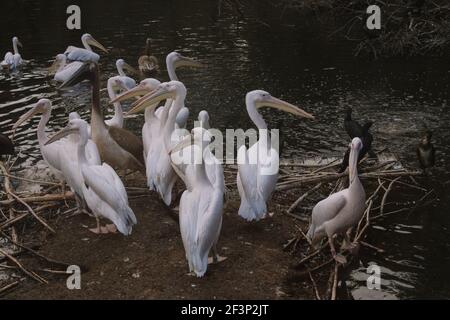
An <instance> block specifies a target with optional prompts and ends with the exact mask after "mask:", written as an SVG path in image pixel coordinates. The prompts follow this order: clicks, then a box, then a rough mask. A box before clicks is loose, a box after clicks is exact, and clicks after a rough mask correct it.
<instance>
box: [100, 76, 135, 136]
mask: <svg viewBox="0 0 450 320" xmlns="http://www.w3.org/2000/svg"><path fill="white" fill-rule="evenodd" d="M124 78H128V77H123V76H114V77H111V78H109V79H108V82H107V85H106V88H107V90H108V96H109V99H111V100H114V99H115V98H116V97H117V92H119V91H127V90H130V89H132V88H133V87H134V85H132V84H131V83H129V82H128V84H127V82H126V81H124ZM130 79H131V78H130ZM133 81H134V80H133ZM129 85H131V86H129ZM113 106H114V116H113V117H112V118H111V119H109V120H105V123H106V124H107V125H108V126H113V127H118V128H123V110H122V105H121V104H120V102H114V103H113Z"/></svg>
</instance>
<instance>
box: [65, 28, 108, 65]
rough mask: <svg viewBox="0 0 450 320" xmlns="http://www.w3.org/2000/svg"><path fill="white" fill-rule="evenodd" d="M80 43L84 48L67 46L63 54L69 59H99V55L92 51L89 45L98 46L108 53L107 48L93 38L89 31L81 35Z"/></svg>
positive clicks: (96, 60) (92, 60)
mask: <svg viewBox="0 0 450 320" xmlns="http://www.w3.org/2000/svg"><path fill="white" fill-rule="evenodd" d="M81 43H83V46H84V48H78V47H74V46H68V47H67V49H66V51H65V52H64V54H65V55H66V56H67V59H68V60H69V61H82V62H85V61H91V62H98V60H100V56H99V55H98V54H97V53H95V52H93V51H92V47H91V45H93V46H94V47H97V48H99V49H100V50H102V51H103V52H105V53H108V50H107V49H106V48H105V47H104V46H103V45H102V44H101V43H100V42H98V41H97V40H95V39H94V37H93V36H91V35H90V34H89V33H85V34H83V35H82V36H81Z"/></svg>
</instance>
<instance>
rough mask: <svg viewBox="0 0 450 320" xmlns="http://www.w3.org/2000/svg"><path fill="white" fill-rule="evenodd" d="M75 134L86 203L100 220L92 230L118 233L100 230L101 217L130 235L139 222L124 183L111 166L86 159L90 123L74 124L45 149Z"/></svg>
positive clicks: (109, 229)
mask: <svg viewBox="0 0 450 320" xmlns="http://www.w3.org/2000/svg"><path fill="white" fill-rule="evenodd" d="M71 134H78V135H79V142H78V150H77V156H78V164H79V170H80V171H81V176H82V179H83V180H84V183H82V184H81V187H82V191H83V195H84V199H85V200H86V203H87V205H88V207H89V208H90V209H91V210H92V212H93V214H94V216H95V218H96V220H97V228H95V229H90V230H91V231H92V232H95V233H108V232H109V231H114V228H112V226H111V225H109V226H108V225H107V226H105V227H104V228H102V227H100V217H104V218H106V219H108V220H110V221H112V222H113V224H114V226H115V228H117V230H119V232H120V233H122V234H124V235H130V234H131V231H132V227H133V225H135V224H136V223H137V220H136V216H135V215H134V213H133V211H132V210H131V208H130V207H129V205H128V196H127V193H126V191H125V187H124V185H123V183H122V181H121V180H120V178H119V176H118V175H117V173H116V172H115V171H114V169H113V168H111V167H110V166H109V165H108V164H106V163H103V164H102V165H99V164H91V163H89V162H88V160H87V159H86V152H85V148H86V144H87V142H88V131H87V123H86V121H84V120H81V119H73V120H70V121H69V124H68V125H67V127H66V128H63V129H62V130H61V131H59V132H58V133H56V134H55V135H54V136H53V137H52V138H50V139H49V140H48V141H47V142H46V143H45V145H46V146H48V145H51V144H52V143H53V142H55V141H58V140H59V139H61V138H63V137H66V136H68V135H71Z"/></svg>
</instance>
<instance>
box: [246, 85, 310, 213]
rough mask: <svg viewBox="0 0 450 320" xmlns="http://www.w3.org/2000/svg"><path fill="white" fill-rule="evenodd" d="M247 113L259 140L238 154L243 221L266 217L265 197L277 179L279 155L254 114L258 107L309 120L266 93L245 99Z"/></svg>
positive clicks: (259, 91) (255, 94)
mask: <svg viewBox="0 0 450 320" xmlns="http://www.w3.org/2000/svg"><path fill="white" fill-rule="evenodd" d="M245 103H246V106H247V112H248V115H249V116H250V119H252V121H253V123H254V124H255V125H256V126H257V127H258V129H259V134H260V139H259V140H258V141H257V142H256V143H255V144H254V145H253V146H251V147H250V148H249V149H248V150H247V148H246V147H245V145H243V146H241V147H240V148H239V150H238V155H237V160H238V175H237V186H238V190H239V195H240V196H241V205H240V207H239V215H240V216H241V217H243V218H244V219H246V220H247V221H251V220H259V219H262V218H264V217H265V215H266V213H267V204H266V202H267V201H268V199H269V197H270V196H271V194H272V192H273V191H274V190H275V186H276V183H277V179H278V163H279V155H278V152H277V150H276V149H275V148H273V147H272V145H271V138H270V137H269V134H268V129H267V124H266V122H265V121H264V119H263V118H262V116H261V115H260V114H259V113H258V109H259V108H261V107H272V108H276V109H279V110H282V111H285V112H289V113H292V114H294V115H297V116H300V117H305V118H309V119H313V118H314V117H313V116H312V115H310V114H309V113H307V112H305V111H303V110H302V109H300V108H298V107H296V106H294V105H292V104H290V103H287V102H285V101H282V100H280V99H277V98H274V97H272V96H271V95H270V94H269V93H268V92H265V91H262V90H254V91H250V92H248V93H247V95H246V97H245Z"/></svg>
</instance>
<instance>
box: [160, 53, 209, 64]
mask: <svg viewBox="0 0 450 320" xmlns="http://www.w3.org/2000/svg"><path fill="white" fill-rule="evenodd" d="M166 63H167V65H173V66H174V67H175V68H179V67H193V68H201V67H203V66H204V65H203V64H202V63H200V62H199V61H197V60H194V59H192V58H188V57H185V56H182V55H181V54H180V53H178V52H175V51H173V52H171V53H169V54H168V55H167V57H166Z"/></svg>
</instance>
